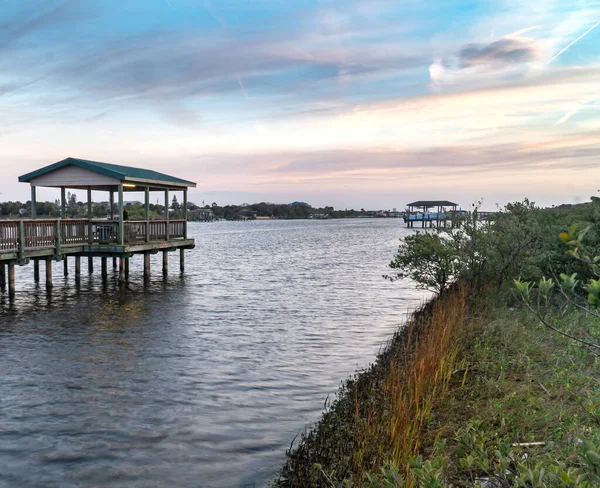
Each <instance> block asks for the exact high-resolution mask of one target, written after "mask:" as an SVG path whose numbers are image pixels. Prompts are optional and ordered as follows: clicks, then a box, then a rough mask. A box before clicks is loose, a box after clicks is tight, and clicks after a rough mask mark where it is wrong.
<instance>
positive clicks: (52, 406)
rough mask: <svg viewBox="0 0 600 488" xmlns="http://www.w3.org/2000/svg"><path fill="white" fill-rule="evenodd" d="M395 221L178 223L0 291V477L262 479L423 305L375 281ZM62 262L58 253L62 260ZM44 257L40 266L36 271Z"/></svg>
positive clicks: (99, 481) (56, 480) (47, 482)
mask: <svg viewBox="0 0 600 488" xmlns="http://www.w3.org/2000/svg"><path fill="white" fill-rule="evenodd" d="M406 232H408V231H407V230H406V229H404V228H403V223H402V221H401V220H395V219H389V220H385V219H382V220H371V219H368V220H367V219H364V220H363V219H357V220H334V221H257V222H239V223H233V222H232V223H224V222H223V223H222V222H220V223H212V224H195V225H194V224H190V233H191V234H192V235H193V237H195V238H196V249H195V250H193V251H188V252H187V254H186V273H185V275H183V276H181V275H180V274H179V270H178V254H175V253H174V254H172V255H171V261H170V276H169V277H168V279H167V280H166V281H163V278H162V276H161V268H160V265H161V258H162V256H161V255H156V256H153V258H152V269H153V272H154V275H153V278H152V282H151V283H150V284H149V285H146V286H144V285H143V279H142V269H141V265H142V259H141V257H140V256H135V257H134V258H132V260H131V274H130V284H129V285H128V287H127V289H119V286H118V284H117V276H116V272H113V271H112V266H110V261H109V271H110V272H111V274H110V279H109V282H108V283H107V284H106V285H103V284H102V281H101V280H100V276H99V272H98V271H99V270H98V268H99V261H98V262H97V263H96V268H97V269H96V273H95V274H93V275H91V276H88V275H87V273H84V272H85V271H87V262H86V261H85V260H82V278H81V282H80V283H79V285H77V284H76V283H75V280H74V270H73V269H71V274H70V276H69V277H67V278H66V279H65V278H63V276H62V263H56V264H55V270H54V280H55V282H54V288H53V290H52V291H51V292H50V293H47V292H46V290H45V287H44V286H43V285H42V286H39V287H38V286H35V285H34V284H33V279H32V276H33V266H31V265H30V266H26V267H23V268H18V269H17V277H16V279H17V296H16V300H15V302H14V303H12V304H11V303H9V301H8V298H7V296H6V293H5V294H3V295H1V296H0V371H1V374H0V487H2V488H4V487H17V486H18V487H37V486H39V487H59V486H60V487H61V488H62V487H75V486H86V487H87V486H94V487H123V486H128V487H129V486H131V487H137V486H139V487H142V486H143V487H164V486H177V487H199V486H201V487H233V486H262V485H264V484H265V482H266V481H267V480H269V479H270V478H272V477H273V475H274V474H276V472H277V469H278V468H279V467H280V466H281V464H282V463H283V462H284V460H285V449H286V448H287V447H288V446H289V444H290V442H291V441H292V439H293V438H294V436H295V435H296V434H297V433H298V432H300V431H301V430H302V429H303V428H304V427H305V426H306V425H308V424H310V423H311V422H315V421H316V420H318V418H319V415H320V412H321V411H322V408H323V402H324V399H325V398H326V396H327V395H328V394H333V393H334V392H335V391H336V390H337V388H338V386H339V384H340V381H342V380H343V379H345V378H346V377H347V376H348V375H349V374H351V373H353V372H354V371H355V370H357V369H360V368H363V367H365V366H367V365H368V363H369V362H371V361H372V360H373V358H374V357H375V355H376V353H377V351H378V350H379V348H380V347H381V345H382V344H383V343H384V342H385V341H386V340H387V339H388V338H389V336H390V335H391V334H392V333H393V331H394V330H395V329H396V327H397V326H398V324H399V323H401V321H402V320H403V318H404V316H405V313H406V312H407V311H408V310H410V309H412V308H414V306H415V305H416V304H417V303H418V302H419V301H420V300H421V299H422V297H423V294H422V293H421V292H417V291H414V290H412V289H411V288H410V284H408V283H407V284H401V283H389V282H386V281H385V280H383V279H382V278H381V275H382V274H383V273H385V272H386V265H387V263H388V262H389V261H390V259H391V256H392V255H393V253H394V251H395V249H396V248H397V244H398V238H399V237H400V236H402V235H405V234H406ZM71 264H73V263H71ZM43 274H44V271H43V265H42V269H41V275H42V277H43Z"/></svg>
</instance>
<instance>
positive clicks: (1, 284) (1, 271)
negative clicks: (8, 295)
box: [0, 263, 6, 291]
mask: <svg viewBox="0 0 600 488" xmlns="http://www.w3.org/2000/svg"><path fill="white" fill-rule="evenodd" d="M5 288H6V264H4V263H0V290H1V291H4V290H5Z"/></svg>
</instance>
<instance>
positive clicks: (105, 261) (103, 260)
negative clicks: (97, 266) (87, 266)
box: [100, 258, 108, 281]
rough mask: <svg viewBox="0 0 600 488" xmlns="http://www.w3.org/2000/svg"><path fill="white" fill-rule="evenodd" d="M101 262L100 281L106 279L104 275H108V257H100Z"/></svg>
mask: <svg viewBox="0 0 600 488" xmlns="http://www.w3.org/2000/svg"><path fill="white" fill-rule="evenodd" d="M100 261H101V263H102V281H106V277H107V276H108V258H101V260H100Z"/></svg>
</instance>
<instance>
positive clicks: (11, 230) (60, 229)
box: [0, 219, 187, 253]
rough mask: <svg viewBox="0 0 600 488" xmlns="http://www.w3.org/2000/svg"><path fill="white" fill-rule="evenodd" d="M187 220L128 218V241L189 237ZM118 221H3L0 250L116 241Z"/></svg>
mask: <svg viewBox="0 0 600 488" xmlns="http://www.w3.org/2000/svg"><path fill="white" fill-rule="evenodd" d="M186 226H187V222H186V221H185V220H170V221H166V220H148V221H146V220H133V221H132V220H127V221H125V222H123V241H124V243H126V244H134V243H143V242H153V241H168V240H173V239H182V238H184V237H185V236H186ZM118 227H119V223H118V222H116V221H111V220H88V219H61V220H50V219H39V220H10V221H9V220H6V221H0V252H16V251H18V252H20V253H22V252H23V251H24V250H34V249H47V248H52V249H53V248H56V246H57V243H59V244H60V246H69V245H77V244H80V245H81V244H117V243H118Z"/></svg>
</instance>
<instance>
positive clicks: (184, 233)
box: [183, 188, 188, 239]
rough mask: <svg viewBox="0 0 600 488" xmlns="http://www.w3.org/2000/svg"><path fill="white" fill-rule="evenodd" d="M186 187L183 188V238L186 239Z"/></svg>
mask: <svg viewBox="0 0 600 488" xmlns="http://www.w3.org/2000/svg"><path fill="white" fill-rule="evenodd" d="M187 206H188V205H187V188H186V189H185V190H183V220H184V222H183V238H184V239H187Z"/></svg>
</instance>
